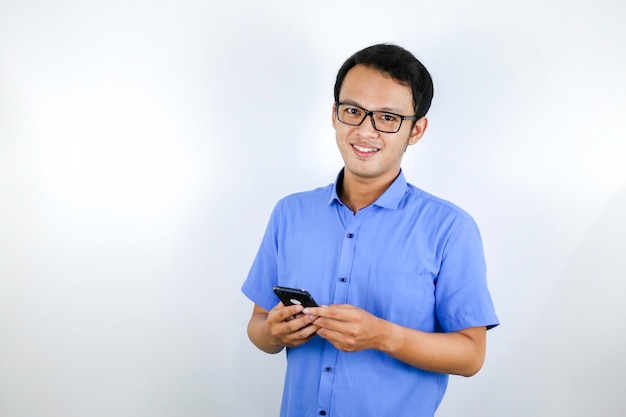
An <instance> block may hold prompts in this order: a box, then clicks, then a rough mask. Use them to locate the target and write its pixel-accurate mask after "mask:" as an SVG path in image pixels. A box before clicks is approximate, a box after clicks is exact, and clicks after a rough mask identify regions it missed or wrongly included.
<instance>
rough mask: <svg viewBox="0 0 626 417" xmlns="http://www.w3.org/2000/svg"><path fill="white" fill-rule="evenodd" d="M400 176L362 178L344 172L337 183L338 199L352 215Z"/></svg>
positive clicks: (375, 198) (379, 194)
mask: <svg viewBox="0 0 626 417" xmlns="http://www.w3.org/2000/svg"><path fill="white" fill-rule="evenodd" d="M398 175H400V171H398V174H396V176H394V177H393V178H362V177H357V176H355V175H353V174H351V173H349V172H347V171H345V170H344V174H343V178H342V180H341V181H340V182H339V186H340V187H339V190H338V191H339V198H340V199H341V202H342V203H343V204H345V205H346V206H348V208H349V209H350V210H352V212H353V213H354V214H356V213H357V211H359V210H361V209H362V208H364V207H367V206H369V205H370V204H372V203H373V202H374V201H376V200H377V199H378V197H380V196H381V195H382V194H383V193H384V192H385V191H386V190H387V188H389V186H390V185H391V184H392V183H393V182H394V181H395V179H396V178H397V177H398Z"/></svg>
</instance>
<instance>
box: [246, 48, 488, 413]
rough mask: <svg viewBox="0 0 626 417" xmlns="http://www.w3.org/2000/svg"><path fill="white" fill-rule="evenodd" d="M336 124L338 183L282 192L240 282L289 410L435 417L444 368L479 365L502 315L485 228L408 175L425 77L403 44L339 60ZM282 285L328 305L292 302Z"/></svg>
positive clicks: (421, 118) (419, 132)
mask: <svg viewBox="0 0 626 417" xmlns="http://www.w3.org/2000/svg"><path fill="white" fill-rule="evenodd" d="M334 93H335V103H334V105H333V110H332V125H333V127H334V129H335V132H336V141H337V146H338V148H339V151H340V153H341V156H342V158H343V161H344V168H343V169H342V170H341V172H340V173H339V175H338V177H337V180H336V182H335V184H331V185H329V186H327V187H323V188H319V189H316V190H313V191H309V192H303V193H298V194H294V195H291V196H288V197H286V198H284V199H282V200H281V201H280V202H279V203H278V204H277V205H276V207H275V209H274V211H273V212H272V215H271V218H270V221H269V225H268V227H267V230H266V233H265V236H264V238H263V241H262V243H261V247H260V249H259V252H258V254H257V256H256V258H255V260H254V263H253V265H252V268H251V270H250V273H249V275H248V277H247V279H246V281H245V282H244V284H243V286H242V291H243V292H244V293H245V294H246V295H247V296H248V297H249V298H250V299H251V300H252V301H254V303H255V305H254V309H253V313H252V317H251V319H250V322H249V325H248V335H249V337H250V340H251V341H252V342H253V343H254V344H255V345H256V346H257V347H258V348H259V349H261V350H263V351H265V352H268V353H277V352H280V351H281V350H283V348H285V347H286V348H287V372H286V377H285V386H284V393H283V401H282V408H281V416H283V417H287V416H288V417H296V416H297V417H313V416H336V417H365V416H394V417H403V416H412V417H421V416H432V415H433V414H434V412H435V410H436V409H437V407H438V405H439V403H440V401H441V399H442V397H443V394H444V392H445V389H446V387H447V382H448V374H457V375H464V376H471V375H473V374H475V373H476V372H478V370H479V369H480V368H481V367H482V364H483V361H484V357H485V345H486V331H487V329H488V328H491V327H494V326H496V325H498V318H497V317H496V314H495V311H494V308H493V303H492V301H491V297H490V295H489V291H488V289H487V283H486V276H485V275H486V274H485V261H484V255H483V249H482V242H481V237H480V234H479V231H478V228H477V226H476V224H475V222H474V220H473V219H472V218H471V217H470V216H469V215H468V214H467V213H466V212H464V211H463V210H461V209H460V208H458V207H457V206H455V205H453V204H451V203H449V202H446V201H444V200H441V199H439V198H437V197H434V196H432V195H430V194H427V193H426V192H424V191H422V190H420V189H418V188H416V187H414V186H413V185H411V184H408V183H407V182H406V179H405V177H404V175H403V173H402V170H401V168H400V163H401V160H402V156H403V154H404V152H405V151H406V149H407V147H408V146H409V145H415V144H416V143H418V142H419V140H420V139H421V138H422V137H423V135H424V132H425V131H426V128H427V126H428V120H427V118H426V117H425V115H426V113H427V111H428V109H429V107H430V102H431V99H432V94H433V87H432V80H431V77H430V75H429V73H428V71H427V70H426V68H424V67H423V65H422V64H421V63H420V62H419V61H418V60H417V59H416V58H415V57H414V56H413V55H412V54H411V53H410V52H408V51H406V50H405V49H403V48H401V47H398V46H395V45H387V44H382V45H374V46H371V47H368V48H365V49H364V50H362V51H359V52H357V53H356V54H354V55H353V56H352V57H350V58H349V59H348V60H347V61H346V62H345V63H344V65H343V66H342V67H341V69H340V70H339V72H338V74H337V79H336V83H335V92H334ZM275 285H280V286H286V287H294V288H303V289H306V290H308V291H309V292H310V293H311V294H312V295H313V297H314V298H315V299H316V301H317V302H318V303H320V307H312V308H304V307H303V306H302V305H290V306H284V305H283V304H282V303H280V302H279V303H277V301H278V299H277V298H276V296H275V295H274V293H273V292H272V288H273V286H275Z"/></svg>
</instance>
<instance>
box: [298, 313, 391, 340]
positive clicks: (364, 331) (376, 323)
mask: <svg viewBox="0 0 626 417" xmlns="http://www.w3.org/2000/svg"><path fill="white" fill-rule="evenodd" d="M302 313H303V314H305V315H309V316H311V317H310V319H315V317H317V319H315V325H316V326H318V327H319V329H318V330H317V334H318V336H320V337H323V338H324V339H326V340H328V341H329V342H330V343H331V344H332V345H333V346H335V347H336V348H337V349H339V350H342V351H344V352H358V351H361V350H364V349H372V348H373V349H376V348H377V347H378V344H379V339H380V337H381V335H382V331H383V329H384V324H385V323H386V322H385V321H384V320H382V319H380V318H378V317H376V316H374V315H372V314H370V313H368V312H367V311H365V310H363V309H361V308H358V307H355V306H353V305H349V304H335V305H331V306H322V307H308V308H305V309H304V310H303V311H302Z"/></svg>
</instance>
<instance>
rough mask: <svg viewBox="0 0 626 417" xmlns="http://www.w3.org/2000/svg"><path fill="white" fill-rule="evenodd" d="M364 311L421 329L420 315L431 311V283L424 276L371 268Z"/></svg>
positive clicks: (427, 277) (429, 279)
mask: <svg viewBox="0 0 626 417" xmlns="http://www.w3.org/2000/svg"><path fill="white" fill-rule="evenodd" d="M429 288H430V291H429V290H428V289H429ZM365 309H366V310H367V311H369V312H370V313H372V314H374V315H375V316H377V317H380V318H382V319H385V320H388V321H391V322H393V323H396V324H399V325H401V326H406V327H411V328H420V327H422V326H420V323H421V322H422V319H423V318H422V317H421V315H422V314H424V313H425V312H428V311H431V312H432V311H433V310H434V286H433V281H432V279H431V278H430V277H429V276H428V275H425V274H415V273H408V272H400V271H394V270H391V269H386V268H379V267H373V268H371V270H370V275H369V281H368V289H367V301H366V308H365Z"/></svg>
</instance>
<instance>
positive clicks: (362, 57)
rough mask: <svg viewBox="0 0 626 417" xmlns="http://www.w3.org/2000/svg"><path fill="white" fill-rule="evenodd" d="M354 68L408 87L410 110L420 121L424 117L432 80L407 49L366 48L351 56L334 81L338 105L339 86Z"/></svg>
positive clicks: (388, 45)
mask: <svg viewBox="0 0 626 417" xmlns="http://www.w3.org/2000/svg"><path fill="white" fill-rule="evenodd" d="M356 65H365V66H367V67H370V68H375V69H377V70H379V71H382V72H383V73H386V74H389V75H390V76H391V78H393V79H394V80H396V81H398V82H399V83H401V84H404V85H406V86H407V87H411V92H412V93H413V108H414V109H415V115H416V116H417V117H418V119H419V118H421V117H423V116H425V115H426V113H427V112H428V109H429V108H430V103H431V101H432V99H433V80H432V78H431V76H430V73H429V72H428V70H427V69H426V67H424V65H423V64H422V63H421V62H420V61H419V60H418V59H417V58H415V56H414V55H413V54H412V53H411V52H409V51H407V50H406V49H404V48H402V47H400V46H397V45H393V44H386V43H385V44H378V45H372V46H368V47H367V48H365V49H362V50H360V51H358V52H357V53H355V54H354V55H352V56H351V57H350V58H348V59H347V60H346V62H344V63H343V65H342V66H341V68H339V71H338V72H337V79H336V80H335V101H339V92H340V91H341V85H342V84H343V80H344V78H345V77H346V74H347V73H348V71H350V70H351V69H352V68H353V67H354V66H356Z"/></svg>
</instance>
